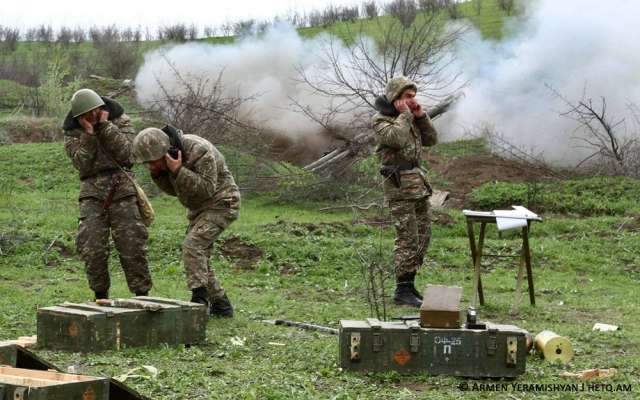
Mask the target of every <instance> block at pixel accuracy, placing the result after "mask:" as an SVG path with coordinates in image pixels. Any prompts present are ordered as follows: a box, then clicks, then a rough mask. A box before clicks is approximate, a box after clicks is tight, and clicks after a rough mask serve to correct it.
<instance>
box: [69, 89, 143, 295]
mask: <svg viewBox="0 0 640 400" xmlns="http://www.w3.org/2000/svg"><path fill="white" fill-rule="evenodd" d="M63 129H64V133H65V135H64V147H65V151H66V153H67V155H68V156H69V158H71V162H72V163H73V166H74V167H75V168H76V169H77V170H78V173H79V177H80V195H79V202H80V218H79V224H78V233H77V237H76V246H77V249H78V253H79V254H80V255H81V257H82V259H83V261H84V263H85V271H86V274H87V279H88V281H89V287H90V288H91V289H92V290H93V291H94V294H95V297H96V299H99V298H108V297H109V288H110V286H111V281H110V277H109V269H108V260H109V234H111V237H112V238H113V242H114V244H115V247H116V249H117V251H118V253H119V256H120V264H121V266H122V269H123V270H124V274H125V278H126V280H127V285H128V287H129V290H130V291H131V292H132V293H135V294H136V295H138V296H144V295H147V294H148V293H149V290H150V289H151V286H152V282H151V276H150V274H149V267H148V263H147V256H146V242H147V237H148V234H147V228H146V226H145V225H144V223H143V221H142V219H141V216H140V211H139V209H138V204H137V198H136V190H135V187H134V186H133V184H132V183H131V182H130V181H129V179H127V178H126V177H125V176H124V174H125V173H129V174H130V171H129V170H130V168H131V166H132V165H133V154H132V152H131V142H132V140H133V137H134V136H135V131H134V129H133V126H132V125H131V121H130V119H129V117H128V116H127V115H126V114H125V113H124V109H123V108H122V106H121V105H120V104H119V103H118V102H116V101H115V100H113V99H110V98H107V97H101V96H99V95H98V94H97V93H96V92H94V91H93V90H91V89H80V90H78V91H77V92H76V93H74V95H73V97H72V98H71V110H70V111H69V113H68V114H67V117H66V118H65V120H64V123H63Z"/></svg>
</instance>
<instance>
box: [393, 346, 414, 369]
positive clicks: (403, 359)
mask: <svg viewBox="0 0 640 400" xmlns="http://www.w3.org/2000/svg"><path fill="white" fill-rule="evenodd" d="M409 360H411V353H409V352H408V351H407V350H405V349H404V348H402V349H400V350H398V351H396V352H395V353H394V354H393V361H395V362H396V364H398V365H400V366H401V367H403V366H404V365H405V364H406V363H408V362H409Z"/></svg>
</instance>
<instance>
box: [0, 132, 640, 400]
mask: <svg viewBox="0 0 640 400" xmlns="http://www.w3.org/2000/svg"><path fill="white" fill-rule="evenodd" d="M473 146H474V145H473V144H460V148H455V146H453V145H449V147H448V148H441V149H438V148H436V150H440V151H442V152H443V153H446V154H459V153H460V152H465V151H469V150H468V149H469V148H472V147H473ZM465 147H466V148H467V150H464V148H465ZM0 171H2V174H1V175H0V249H1V250H2V255H0V293H1V295H0V310H2V313H0V339H11V338H15V337H17V336H19V335H31V334H34V333H35V326H36V319H35V315H36V309H37V308H38V307H40V306H48V305H53V304H58V303H61V302H64V301H86V300H89V299H90V298H91V293H90V291H89V289H88V287H87V284H86V281H85V277H84V273H83V267H82V263H81V262H80V261H79V259H78V256H77V254H75V251H74V245H73V242H74V237H75V231H76V226H77V200H76V197H77V190H78V189H77V188H78V179H77V175H76V173H75V171H74V170H73V168H72V167H71V165H70V162H69V161H68V159H67V158H66V156H65V155H64V153H63V149H62V145H61V144H60V143H51V144H27V145H10V146H0ZM138 176H139V177H140V179H141V181H142V182H143V184H144V185H145V187H148V188H149V189H150V188H151V186H150V185H151V184H150V182H149V178H148V176H147V174H146V172H145V171H144V170H141V169H138ZM624 182H626V181H625V180H622V179H615V180H612V181H606V182H600V183H598V182H597V181H593V182H592V183H593V186H592V187H591V188H592V189H594V188H596V187H597V186H598V185H599V184H600V185H609V186H615V184H616V183H618V184H620V185H623V184H624ZM555 189H556V190H558V191H561V190H560V185H559V186H558V187H556V188H555ZM604 193H605V194H606V193H609V194H610V195H614V193H615V192H613V191H610V192H609V191H604ZM273 198H274V197H273V196H253V197H251V196H245V198H244V199H243V203H242V210H241V216H240V219H239V220H238V221H236V222H235V223H234V224H232V225H231V227H230V228H229V229H228V231H226V232H225V233H224V235H223V236H224V237H227V236H228V235H238V236H239V237H240V238H241V239H243V240H245V241H247V242H250V243H252V244H254V245H257V246H259V247H260V248H262V249H263V250H264V252H265V255H264V257H263V258H262V260H261V261H260V262H259V263H258V264H257V265H256V267H255V269H252V270H243V269H239V268H237V267H235V266H234V263H233V261H232V260H228V259H225V258H223V257H221V256H220V255H219V254H218V252H217V251H216V252H214V253H215V255H214V257H213V258H212V263H213V265H214V266H215V268H216V272H217V274H218V275H219V277H220V279H221V281H222V283H223V285H224V286H225V288H226V289H227V290H228V292H229V295H230V298H231V300H232V301H233V303H234V305H235V307H236V317H235V318H234V319H232V320H212V321H210V322H209V324H208V329H207V341H206V343H204V344H202V345H200V346H195V347H192V348H189V349H185V348H184V347H161V348H158V349H125V350H123V351H120V352H106V353H101V354H86V355H80V354H74V353H64V352H55V351H37V353H38V354H39V355H41V356H43V357H45V358H46V359H48V360H50V361H51V362H53V363H54V364H56V365H58V366H59V367H62V368H66V367H68V366H70V365H76V366H77V368H78V369H79V371H81V372H83V373H88V374H93V375H100V376H105V375H106V376H115V375H120V374H123V373H125V372H126V371H128V370H130V369H132V368H134V367H138V366H141V365H154V366H155V367H157V368H158V369H159V371H160V374H159V376H158V377H157V378H155V379H133V380H131V381H127V383H128V384H130V385H131V386H132V387H134V388H135V389H137V390H139V391H140V392H142V393H143V394H145V395H148V396H150V397H151V398H154V399H217V398H233V399H237V398H246V399H253V398H261V399H262V398H269V399H283V398H295V399H298V398H300V399H307V398H319V399H320V398H321V399H325V398H337V399H356V398H358V399H414V398H436V399H455V398H459V396H460V395H461V392H460V391H459V390H458V389H457V387H458V385H459V384H460V383H461V382H468V383H469V384H470V385H472V384H474V383H492V382H493V381H483V380H464V379H458V378H452V377H443V376H440V377H429V376H424V375H421V374H414V375H406V376H403V375H399V374H395V373H389V374H356V373H349V372H345V371H341V370H340V369H339V368H338V365H337V338H336V337H334V336H330V335H325V334H321V333H317V332H306V331H300V330H297V329H293V328H284V327H275V326H269V325H264V324H262V323H261V322H260V321H259V320H260V319H263V318H264V319H272V318H282V317H285V318H288V319H293V320H299V321H307V322H315V323H319V324H325V325H329V326H336V325H337V324H338V321H339V320H340V319H363V318H366V317H369V312H368V307H367V305H366V304H365V302H364V300H363V299H364V295H363V290H362V286H363V285H362V282H361V278H360V263H359V261H358V257H357V254H358V251H363V252H365V253H367V254H369V256H372V257H377V256H381V257H382V258H383V259H384V260H385V261H386V262H387V263H390V253H391V248H392V245H393V243H392V241H393V235H394V234H393V230H392V229H391V228H390V227H384V228H379V227H373V226H370V225H363V224H356V223H354V222H355V220H356V219H362V218H380V217H382V218H384V217H385V215H379V214H378V211H372V212H371V213H370V214H366V215H365V214H363V213H356V214H355V215H352V214H351V213H350V212H335V213H322V212H320V211H318V210H319V208H321V207H322V206H326V205H327V204H321V203H317V202H316V203H311V202H300V201H299V202H295V201H289V202H286V203H284V202H282V201H274V200H273ZM610 200H611V201H612V202H614V201H616V200H617V199H616V198H611V199H610ZM152 202H153V204H154V207H155V208H156V211H157V215H158V217H157V220H156V222H155V223H154V225H153V226H152V227H151V229H150V240H149V260H150V263H151V270H152V273H153V278H154V285H155V286H154V289H153V291H152V293H153V294H154V295H158V296H166V297H174V298H181V299H187V298H188V297H189V293H188V291H187V290H186V288H185V283H184V276H183V271H182V266H181V263H180V242H181V240H182V238H183V235H184V229H185V227H186V220H185V211H184V209H182V207H181V206H180V205H179V204H178V203H177V201H176V200H175V199H173V198H169V197H167V196H163V195H154V196H153V197H152ZM330 204H331V203H330ZM333 205H336V204H333ZM446 212H447V213H449V214H450V216H451V218H452V220H453V222H454V223H453V224H451V225H442V224H436V225H435V226H434V232H433V241H432V246H431V248H430V250H429V256H428V260H427V261H426V263H425V265H424V267H423V270H422V272H421V273H420V274H419V276H418V284H419V286H424V285H425V284H427V283H430V284H446V285H460V286H462V287H463V289H464V296H463V301H464V305H466V304H467V302H468V301H469V296H470V294H471V273H470V267H469V250H468V239H467V237H466V235H465V228H464V221H463V216H462V215H461V213H460V212H459V211H456V210H446ZM543 216H545V217H547V215H546V214H543ZM625 221H628V217H627V216H623V215H602V216H585V217H580V218H574V217H570V216H564V215H551V216H548V217H547V218H545V222H543V223H536V224H534V225H533V231H532V252H533V257H534V277H535V284H536V292H537V306H536V307H531V306H529V305H527V304H526V303H523V305H522V307H521V312H520V314H519V315H517V316H515V317H511V316H509V314H508V312H509V310H510V309H511V304H512V301H513V296H514V286H515V284H514V277H515V268H514V265H513V264H511V263H510V261H508V260H506V259H497V261H496V260H493V261H491V260H490V259H487V260H486V261H487V262H486V266H485V268H484V271H485V272H484V274H483V283H484V287H485V294H486V299H487V304H486V306H485V307H483V308H481V310H480V312H481V316H482V317H483V318H485V319H489V320H491V321H494V322H504V323H512V324H516V325H518V326H520V327H522V328H525V329H528V330H529V331H531V332H532V333H534V334H535V333H537V332H540V331H542V330H544V329H551V330H554V331H555V332H557V333H559V334H561V335H566V336H567V337H569V338H570V339H571V341H572V343H573V346H574V349H575V351H576V356H575V358H574V360H573V361H572V362H571V364H570V365H568V366H566V367H561V366H554V365H549V364H547V363H545V362H544V361H543V360H540V359H539V358H537V357H535V356H529V357H528V360H527V372H526V374H525V375H523V376H521V377H519V378H518V379H517V380H516V382H517V383H525V384H527V383H567V381H565V380H563V379H561V378H559V376H558V375H559V374H560V372H562V371H563V370H570V371H577V370H582V369H586V368H598V367H602V368H604V367H607V368H608V367H615V368H618V374H617V375H616V376H615V377H614V378H611V379H606V380H604V382H605V383H622V382H624V383H631V384H633V389H634V393H636V392H637V391H638V390H640V387H639V386H638V385H639V384H640V379H639V378H638V376H639V374H638V372H639V371H640V362H639V360H640V354H639V352H640V350H639V349H640V333H639V328H640V323H639V322H638V319H637V315H638V312H640V307H639V306H638V301H637V299H636V298H637V288H638V283H639V281H640V255H639V254H640V251H639V249H640V235H639V232H638V230H633V229H628V228H624V227H621V225H622V223H623V222H625ZM516 243H517V237H516V236H514V234H513V233H505V234H503V235H501V236H498V235H497V234H496V232H495V230H493V229H492V228H490V229H489V232H488V237H487V244H486V245H487V252H488V253H489V252H490V253H494V254H496V253H497V254H506V253H509V252H512V251H513V250H514V246H515V245H516ZM218 245H220V243H219V244H218ZM378 246H382V248H383V249H384V252H383V254H382V255H379V254H378V253H376V251H375V248H376V247H378ZM356 249H359V250H356ZM111 272H112V278H113V288H112V292H113V295H114V296H123V297H124V296H128V295H129V294H128V293H127V289H126V285H125V283H124V277H123V275H122V272H121V270H120V268H119V266H118V262H117V258H116V256H115V255H112V259H111ZM390 289H391V288H390ZM411 312H412V310H409V309H406V308H402V307H396V306H391V308H390V311H389V315H390V316H395V315H406V314H408V313H411ZM594 322H606V323H612V324H616V325H620V326H621V327H622V330H621V331H619V332H615V333H608V334H604V333H594V332H592V331H591V326H592V325H593V323H594ZM236 336H238V337H241V338H246V341H245V344H244V345H243V346H237V345H234V344H232V342H231V338H233V337H236ZM270 343H283V344H285V346H278V345H273V344H270ZM511 394H513V395H514V396H516V397H517V398H519V399H533V398H536V399H538V398H553V399H564V398H572V399H573V398H584V399H587V398H630V397H629V395H630V394H629V393H624V394H619V393H618V394H616V393H588V392H585V393H579V394H577V395H575V396H574V395H573V394H571V395H569V394H563V393H551V392H547V393H525V392H515V393H511ZM631 395H633V393H632V394H631ZM467 396H468V397H469V398H472V399H474V398H477V399H479V398H486V397H487V394H485V393H481V392H469V393H466V397H467ZM616 396H617V397H616Z"/></svg>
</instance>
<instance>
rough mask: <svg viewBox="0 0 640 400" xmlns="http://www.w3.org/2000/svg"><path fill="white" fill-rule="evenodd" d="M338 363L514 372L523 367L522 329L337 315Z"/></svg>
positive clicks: (436, 371) (457, 372) (360, 367)
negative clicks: (339, 317)
mask: <svg viewBox="0 0 640 400" xmlns="http://www.w3.org/2000/svg"><path fill="white" fill-rule="evenodd" d="M339 334H340V339H339V347H340V350H339V351H340V353H339V358H340V366H341V367H342V368H343V369H345V370H353V371H376V372H384V371H398V372H406V373H413V372H424V373H426V374H429V375H441V374H442V375H452V376H465V377H478V378H479V377H516V376H518V375H521V374H523V373H524V371H525V366H526V338H525V331H524V330H522V329H520V328H518V327H516V326H513V325H496V324H492V323H489V322H487V323H486V329H466V328H460V329H437V328H420V326H419V325H418V323H417V321H404V322H380V321H378V320H376V319H367V320H366V321H349V320H343V321H340V332H339Z"/></svg>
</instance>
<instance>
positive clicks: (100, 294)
mask: <svg viewBox="0 0 640 400" xmlns="http://www.w3.org/2000/svg"><path fill="white" fill-rule="evenodd" d="M95 297H96V300H98V299H108V298H109V291H108V290H105V291H101V292H95Z"/></svg>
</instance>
